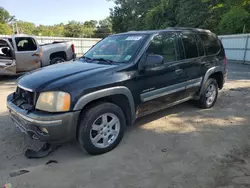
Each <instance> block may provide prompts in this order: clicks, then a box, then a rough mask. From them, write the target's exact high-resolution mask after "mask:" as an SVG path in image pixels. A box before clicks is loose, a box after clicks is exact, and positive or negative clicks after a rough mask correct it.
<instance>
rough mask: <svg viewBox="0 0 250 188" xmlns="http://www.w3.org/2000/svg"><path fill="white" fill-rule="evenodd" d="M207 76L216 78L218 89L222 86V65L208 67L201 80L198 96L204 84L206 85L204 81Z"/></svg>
mask: <svg viewBox="0 0 250 188" xmlns="http://www.w3.org/2000/svg"><path fill="white" fill-rule="evenodd" d="M209 78H214V79H216V81H217V83H218V86H219V89H222V88H223V84H224V83H223V70H222V67H220V66H216V67H212V68H210V69H208V71H207V72H206V74H205V76H204V78H203V81H202V85H201V89H200V92H199V96H200V95H201V94H202V93H203V91H204V89H205V86H206V82H207V80H208V79H209Z"/></svg>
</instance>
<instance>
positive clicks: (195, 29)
mask: <svg viewBox="0 0 250 188" xmlns="http://www.w3.org/2000/svg"><path fill="white" fill-rule="evenodd" d="M167 29H176V30H191V31H205V32H211V31H210V30H207V29H199V28H192V27H168V28H167Z"/></svg>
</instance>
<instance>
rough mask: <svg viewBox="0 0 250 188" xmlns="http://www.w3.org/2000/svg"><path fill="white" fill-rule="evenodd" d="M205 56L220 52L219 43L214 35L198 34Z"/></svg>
mask: <svg viewBox="0 0 250 188" xmlns="http://www.w3.org/2000/svg"><path fill="white" fill-rule="evenodd" d="M199 36H200V38H201V40H202V43H203V46H204V48H205V50H206V53H207V55H212V54H216V53H218V52H219V50H220V42H219V40H218V39H217V37H216V35H215V34H210V33H200V34H199Z"/></svg>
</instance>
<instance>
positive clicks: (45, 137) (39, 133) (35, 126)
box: [7, 94, 80, 144]
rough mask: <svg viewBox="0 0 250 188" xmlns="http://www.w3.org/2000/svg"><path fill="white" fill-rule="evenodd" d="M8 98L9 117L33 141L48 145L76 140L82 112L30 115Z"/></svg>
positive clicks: (10, 96) (37, 113)
mask: <svg viewBox="0 0 250 188" xmlns="http://www.w3.org/2000/svg"><path fill="white" fill-rule="evenodd" d="M11 99H12V94H11V95H9V96H8V98H7V107H8V110H9V115H10V117H11V119H12V120H13V122H14V123H15V124H16V126H17V127H18V128H19V129H20V130H21V131H22V132H23V133H25V134H27V135H28V136H30V137H31V138H33V139H39V140H41V141H43V142H48V143H58V144H59V143H65V142H69V141H71V140H74V139H75V138H76V129H77V122H78V117H79V114H80V111H76V112H67V113H57V114H54V113H42V112H36V113H35V112H34V113H28V112H27V111H25V110H22V109H21V108H19V107H17V106H16V105H15V104H13V103H12V102H11Z"/></svg>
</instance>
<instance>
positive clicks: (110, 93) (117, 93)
mask: <svg viewBox="0 0 250 188" xmlns="http://www.w3.org/2000/svg"><path fill="white" fill-rule="evenodd" d="M100 102H111V103H114V104H116V105H117V106H119V107H120V108H121V109H122V111H123V112H124V114H125V117H126V121H127V124H133V123H134V121H135V103H134V99H133V96H132V93H131V91H130V90H129V89H128V88H127V87H124V86H118V87H112V88H106V89H102V90H98V91H95V92H91V93H89V94H86V95H83V96H82V97H81V98H80V99H79V100H78V101H77V103H76V104H75V106H74V108H73V110H74V111H77V110H83V111H84V109H86V107H89V106H92V105H95V104H97V103H100Z"/></svg>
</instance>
